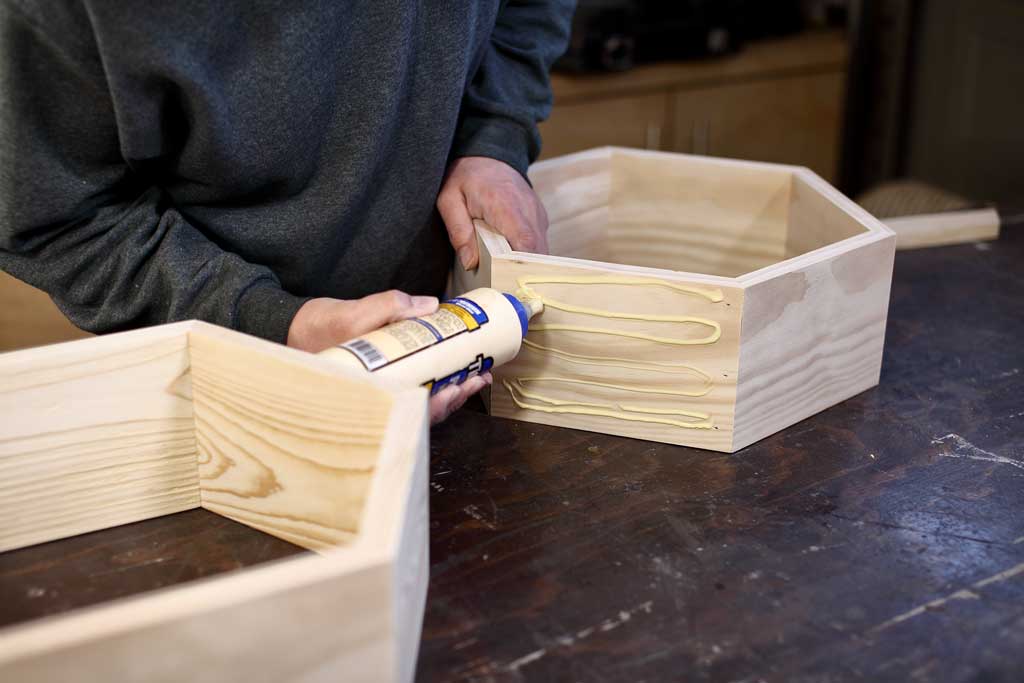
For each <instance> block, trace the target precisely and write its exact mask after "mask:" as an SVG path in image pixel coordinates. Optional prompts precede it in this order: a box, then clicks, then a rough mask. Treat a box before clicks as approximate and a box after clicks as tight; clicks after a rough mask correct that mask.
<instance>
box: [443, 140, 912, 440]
mask: <svg viewBox="0 0 1024 683" xmlns="http://www.w3.org/2000/svg"><path fill="white" fill-rule="evenodd" d="M530 179H531V182H532V183H533V185H534V187H535V189H536V191H537V193H538V194H539V196H540V197H541V199H542V201H543V202H544V205H545V207H546V208H547V211H548V214H549V219H550V229H549V232H548V238H549V241H550V252H551V255H536V254H528V253H523V252H517V251H513V250H512V249H511V248H510V247H509V244H508V242H507V241H506V240H505V239H504V238H503V237H501V236H500V235H498V234H496V233H494V232H491V231H490V230H489V229H488V228H487V226H486V225H483V224H481V223H478V228H479V230H478V242H479V245H480V249H481V263H480V266H479V268H478V269H477V270H476V271H474V272H472V273H466V272H465V271H461V270H458V269H457V272H456V273H455V275H454V279H453V286H454V289H455V290H456V291H461V290H464V289H469V288H472V287H474V286H482V285H489V286H493V287H495V288H497V289H501V290H504V291H509V292H514V291H517V290H520V291H522V290H525V292H524V293H525V294H528V295H535V296H541V297H542V298H543V299H544V300H545V310H544V312H543V314H541V315H540V316H539V317H537V318H535V319H534V320H533V321H532V322H531V331H530V333H529V335H528V337H527V339H526V341H525V345H524V349H523V350H522V352H521V353H520V354H519V356H518V358H516V360H515V361H513V362H512V363H510V364H508V365H506V366H504V367H502V368H499V369H498V370H497V372H496V373H495V382H494V386H493V388H492V390H491V397H490V409H491V411H492V413H493V414H494V415H498V416H502V417H511V418H515V419H517V420H526V421H531V422H541V423H545V424H553V425H559V426H563V427H573V428H577V429H585V430H590V431H597V432H605V433H610V434H621V435H625V436H631V437H636V438H641V439H650V440H653V441H661V442H666V443H673V444H682V445H687V446H695V447H699V448H707V449H712V450H717V451H726V452H732V451H736V450H738V449H740V448H742V447H744V446H746V445H748V444H751V443H753V442H755V441H757V440H759V439H761V438H763V437H765V436H768V435H769V434H772V433H774V432H776V431H778V430H780V429H783V428H785V427H788V426H789V425H792V424H794V423H795V422H798V421H799V420H802V419H804V418H806V417H808V416H810V415H813V414H814V413H817V412H818V411H821V410H824V409H825V408H828V407H829V406H832V405H834V404H836V403H838V402H840V401H842V400H844V399H846V398H849V397H851V396H853V395H854V394H857V393H859V392H861V391H864V390H865V389H867V388H869V387H872V386H874V385H875V384H877V383H878V378H879V369H880V366H881V361H882V345H883V339H884V336H885V321H886V315H887V310H888V303H889V286H890V282H891V279H892V266H893V254H894V248H895V247H894V244H895V239H894V237H893V234H892V233H891V232H890V231H889V230H888V229H887V228H886V227H885V226H884V225H882V224H881V223H880V222H879V221H877V220H876V219H874V218H873V217H872V216H870V215H869V214H868V213H866V212H865V211H863V210H862V209H861V208H859V207H858V206H857V205H856V204H854V203H853V202H852V201H850V200H849V199H847V198H846V197H844V196H843V195H842V194H841V193H839V192H838V191H837V190H835V189H834V188H833V187H831V186H830V185H829V184H828V183H826V182H825V181H824V180H822V179H821V178H820V177H818V176H817V175H815V174H814V173H812V172H811V171H809V170H808V169H806V168H799V167H792V166H782V165H776V164H764V163H753V162H743V161H731V160H722V159H713V158H708V157H696V156H688V155H681V154H669V153H662V152H647V151H637V150H627V149H618V148H603V149H596V150H591V151H588V152H582V153H579V154H573V155H569V156H566V157H560V158H557V159H551V160H548V161H544V162H541V163H538V164H535V165H534V166H533V167H532V168H531V169H530Z"/></svg>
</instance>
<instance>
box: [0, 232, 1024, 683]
mask: <svg viewBox="0 0 1024 683" xmlns="http://www.w3.org/2000/svg"><path fill="white" fill-rule="evenodd" d="M430 486H431V492H430V503H431V522H430V525H431V548H430V551H431V583H430V594H429V597H428V601H427V609H426V616H425V622H424V630H423V641H422V645H421V649H420V659H419V668H418V679H419V680H423V681H467V682H472V681H478V682H485V681H519V680H522V681H559V682H561V681H647V682H649V683H652V682H655V681H747V682H749V683H754V682H756V681H771V682H774V681H822V682H825V681H845V680H853V681H856V680H870V681H877V680H900V681H903V680H914V681H1021V680H1024V229H1021V228H1020V227H1016V228H1013V229H1006V230H1005V231H1004V236H1003V238H1002V239H1000V240H999V241H998V242H995V243H991V244H981V245H965V246H959V247H948V248H936V249H925V250H919V251H913V252H901V253H899V254H898V255H897V257H896V273H895V279H894V282H893V289H892V303H891V310H890V315H889V325H888V331H887V343H886V351H885V360H884V363H883V374H882V384H881V386H880V387H878V388H876V389H873V390H871V391H868V392H865V393H864V394H861V395H859V396H857V397H855V398H853V399H851V400H849V401H846V402H845V403H843V404H841V405H839V406H836V407H834V408H832V409H830V410H827V411H825V412H823V413H821V414H819V415H817V416H815V417H813V418H810V419H808V420H805V421H803V422H801V423H799V424H797V425H794V426H793V427H791V428H789V429H787V430H785V431H783V432H781V433H779V434H777V435H775V436H773V437H770V438H768V439H765V440H764V441H761V442H760V443H757V444H755V445H753V446H751V447H749V448H746V449H744V450H743V451H740V452H739V453H736V454H734V455H723V454H716V453H710V452H703V451H697V450H693V449H688V448H682V447H676V446H667V445H661V444H656V443H648V442H642V441H635V440H631V439H626V438H620V437H614V436H604V435H600V434H590V433H586V432H578V431H573V430H566V429H560V428H555V427H545V426H542V425H532V424H526V423H516V422H512V421H508V420H501V419H494V418H490V417H487V416H486V415H483V414H481V413H479V412H474V411H472V410H464V411H462V412H461V413H459V414H458V415H456V416H454V417H453V418H452V419H451V420H449V421H448V422H447V423H446V424H444V425H442V426H441V427H439V428H437V429H435V431H434V434H433V438H432V445H431V481H430ZM294 552H299V551H298V549H297V548H295V547H294V546H291V545H289V544H287V543H284V542H283V541H278V540H276V539H273V538H270V537H268V536H265V535H263V534H260V533H259V532H256V531H252V530H249V529H247V528H245V527H243V526H241V525H237V524H235V523H233V522H230V521H228V520H225V519H222V518H219V517H216V516H214V515H212V514H210V513H207V512H205V511H202V510H195V511H191V512H187V513H182V514H179V515H173V516H170V517H165V518H161V519H157V520H151V521H148V522H142V523H139V524H133V525H128V526H124V527H119V528H116V529H110V530H106V531H102V532H97V533H95V534H88V535H85V536H80V537H77V538H72V539H67V540H64V541H58V542H55V543H49V544H45V545H42V546H37V547H34V548H27V549H23V550H20V551H15V552H10V553H6V554H2V555H0V624H9V623H14V622H18V621H24V620H27V619H29V618H32V617H35V616H39V615H43V614H51V613H55V612H60V611H63V610H66V609H70V608H72V607H75V606H81V605H87V604H93V603H96V602H99V601H103V600H106V599H110V598H112V597H118V596H121V595H126V594H131V593H137V592H140V591H143V590H147V589H150V588H155V587H159V586H164V585H169V584H173V583H177V582H180V581H184V580H189V579H193V578H199V577H202V576H206V575H210V574H214V573H217V572H222V571H227V570H232V569H237V568H238V567H241V566H246V565H250V564H254V563H257V562H261V561H266V560H270V559H274V558H277V557H283V556H287V555H289V554H291V553H294Z"/></svg>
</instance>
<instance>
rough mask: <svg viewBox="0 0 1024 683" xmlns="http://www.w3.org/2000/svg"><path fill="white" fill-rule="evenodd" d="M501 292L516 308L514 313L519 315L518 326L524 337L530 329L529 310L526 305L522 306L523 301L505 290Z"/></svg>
mask: <svg viewBox="0 0 1024 683" xmlns="http://www.w3.org/2000/svg"><path fill="white" fill-rule="evenodd" d="M502 294H504V295H505V298H506V299H508V302H509V303H510V304H512V308H514V309H516V313H517V314H518V315H519V326H520V327H521V328H523V336H524V337H525V336H526V332H527V330H529V329H530V313H529V311H527V310H526V306H523V302H522V301H520V300H519V299H517V298H516V297H514V296H512V295H511V294H507V293H505V292H502Z"/></svg>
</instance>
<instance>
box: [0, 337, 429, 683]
mask: <svg viewBox="0 0 1024 683" xmlns="http://www.w3.org/2000/svg"><path fill="white" fill-rule="evenodd" d="M0 414H2V415H3V416H4V417H3V422H2V423H0V474H2V484H0V550H10V549H13V548H19V547H23V546H26V545H31V544H35V543H43V542H46V541H51V540H55V539H59V538H64V537H67V536H70V535H75V534H80V533H84V532H87V531H93V530H97V529H103V528H107V527H111V526H114V525H118V524H124V523H128V522H134V521H138V520H142V519H147V518H152V517H156V516H160V515H165V514H169V513H173V512H178V511H182V510H187V509H191V508H196V507H203V508H206V509H208V510H211V511H213V512H216V513H218V514H221V515H224V516H227V517H230V518H232V519H235V520H237V521H239V522H242V523H244V524H247V525H249V526H252V527H254V528H257V529H260V530H262V531H265V532H267V533H269V534H272V535H275V536H278V537H280V538H284V539H286V540H289V541H291V542H293V543H296V544H298V545H301V546H303V547H306V548H309V549H312V550H315V551H317V553H319V554H316V555H313V554H310V555H304V556H300V557H297V558H293V559H288V560H283V561H280V562H277V563H273V564H269V565H264V566H260V567H256V568H251V569H246V570H242V571H237V572H232V573H229V574H225V575H221V576H219V577H216V578H211V579H208V580H203V581H196V582H193V583H189V584H183V585H181V586H178V587H174V588H171V589H166V590H163V591H159V592H157V593H153V594H146V595H142V596H139V597H134V598H130V599H126V600H119V601H115V602H112V603H110V604H105V605H100V606H97V607H91V608H86V609H82V610H78V611H73V612H70V613H68V614H66V615H62V616H58V617H52V618H48V619H44V620H40V621H37V622H29V623H27V624H24V625H18V626H14V627H10V628H6V629H3V630H0V679H2V680H12V681H15V680H18V681H29V680H54V681H57V680H76V681H133V680H153V681H162V680H166V681H175V680H195V681H220V680H239V679H253V680H255V679H259V680H342V679H343V680H351V681H393V680H396V681H408V680H411V678H412V674H413V671H414V666H415V661H416V652H417V648H418V643H419V630H420V625H421V621H422V612H423V603H424V599H425V596H426V581H427V527H426V524H427V505H426V464H427V463H426V458H427V416H426V401H425V400H424V390H422V389H420V388H414V389H396V388H394V387H392V386H389V385H384V384H381V383H378V382H376V381H374V380H372V379H369V378H367V377H366V376H364V375H360V374H353V373H351V372H348V371H346V370H344V369H340V368H337V367H335V366H334V365H333V364H331V363H330V361H328V360H326V359H324V358H318V357H316V356H312V355H310V354H306V353H303V352H300V351H296V350H294V349H289V348H285V347H283V346H279V345H277V344H272V343H270V342H266V341H262V340H259V339H255V338H252V337H248V336H246V335H243V334H240V333H236V332H232V331H229V330H224V329H221V328H217V327H215V326H212V325H207V324H204V323H198V322H187V323H178V324H173V325H166V326H161V327H154V328H150V329H146V330H140V331H136V332H128V333H124V334H117V335H111V336H106V337H98V338H95V339H88V340H82V341H76V342H69V343H65V344H59V345H55V346H48V347H41V348H38V349H31V350H27V351H19V352H14V353H8V354H3V355H0Z"/></svg>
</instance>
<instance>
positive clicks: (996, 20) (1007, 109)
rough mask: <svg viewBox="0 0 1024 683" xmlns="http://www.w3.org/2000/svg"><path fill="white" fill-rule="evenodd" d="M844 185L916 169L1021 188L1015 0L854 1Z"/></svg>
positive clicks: (943, 179) (957, 186) (856, 189)
mask: <svg viewBox="0 0 1024 683" xmlns="http://www.w3.org/2000/svg"><path fill="white" fill-rule="evenodd" d="M850 5H851V7H850V10H851V22H850V23H851V33H852V36H851V38H852V41H851V42H852V53H851V65H850V79H849V90H848V93H847V102H848V110H847V117H846V136H845V139H844V144H843V169H842V174H841V179H842V181H841V186H840V187H841V189H842V190H843V191H845V192H846V193H847V194H851V195H852V194H857V193H860V192H862V191H864V190H866V189H868V188H870V187H873V186H875V185H876V184H878V183H881V182H884V181H887V180H891V179H894V178H913V179H916V180H921V181H924V182H927V183H930V184H933V185H935V186H938V187H940V188H943V189H945V190H949V191H953V192H956V193H958V194H961V195H964V196H966V197H969V198H971V199H972V200H978V201H988V202H998V203H1012V202H1019V201H1020V198H1022V197H1024V153H1022V152H1021V150H1024V126H1021V125H1020V122H1021V121H1022V120H1024V96H1022V95H1021V94H1020V89H1019V87H1017V86H1016V85H1014V84H1019V83H1022V82H1024V61H1022V60H1021V59H1020V56H1019V55H1020V50H1019V45H1020V36H1021V35H1024V2H1020V0H977V1H976V2H971V3H963V2H958V1H957V0H851V3H850Z"/></svg>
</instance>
